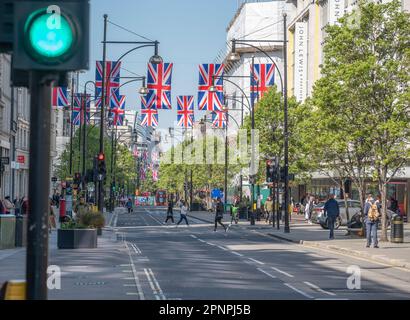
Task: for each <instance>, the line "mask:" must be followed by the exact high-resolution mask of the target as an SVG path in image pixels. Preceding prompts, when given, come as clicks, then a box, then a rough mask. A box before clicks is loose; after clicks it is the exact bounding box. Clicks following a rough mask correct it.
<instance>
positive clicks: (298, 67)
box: [294, 22, 308, 102]
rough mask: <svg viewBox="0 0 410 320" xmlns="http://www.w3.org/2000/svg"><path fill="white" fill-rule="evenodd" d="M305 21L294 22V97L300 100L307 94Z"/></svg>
mask: <svg viewBox="0 0 410 320" xmlns="http://www.w3.org/2000/svg"><path fill="white" fill-rule="evenodd" d="M307 33H308V25H307V22H296V24H295V77H294V81H295V90H294V91H295V97H296V100H297V101H299V102H302V101H304V100H305V99H306V96H307V44H308V42H307V40H308V34H307Z"/></svg>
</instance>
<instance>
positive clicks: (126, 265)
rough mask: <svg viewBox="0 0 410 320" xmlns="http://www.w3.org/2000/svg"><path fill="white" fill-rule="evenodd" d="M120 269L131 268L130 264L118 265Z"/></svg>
mask: <svg viewBox="0 0 410 320" xmlns="http://www.w3.org/2000/svg"><path fill="white" fill-rule="evenodd" d="M120 267H131V264H120Z"/></svg>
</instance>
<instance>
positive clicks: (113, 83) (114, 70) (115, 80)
mask: <svg viewBox="0 0 410 320" xmlns="http://www.w3.org/2000/svg"><path fill="white" fill-rule="evenodd" d="M120 70H121V61H106V63H105V99H106V100H105V101H106V103H107V101H109V100H110V96H111V92H112V90H113V89H116V88H119V86H120ZM102 84H103V63H102V61H97V67H96V72H95V87H96V93H95V94H96V97H97V100H96V101H95V106H96V107H97V108H99V107H101V101H102ZM107 104H108V103H107Z"/></svg>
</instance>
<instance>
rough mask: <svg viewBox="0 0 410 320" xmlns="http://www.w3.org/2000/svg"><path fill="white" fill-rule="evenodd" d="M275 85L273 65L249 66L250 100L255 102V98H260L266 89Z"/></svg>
mask: <svg viewBox="0 0 410 320" xmlns="http://www.w3.org/2000/svg"><path fill="white" fill-rule="evenodd" d="M274 83H275V65H274V64H272V63H268V64H254V65H253V70H252V65H251V99H252V101H253V102H255V99H256V98H262V97H263V95H264V94H265V93H266V92H267V91H268V88H269V87H271V86H273V85H274Z"/></svg>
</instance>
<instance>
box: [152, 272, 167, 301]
mask: <svg viewBox="0 0 410 320" xmlns="http://www.w3.org/2000/svg"><path fill="white" fill-rule="evenodd" d="M148 271H149V273H150V274H151V277H152V280H153V281H154V283H155V285H156V286H157V288H158V292H159V294H160V297H161V298H162V300H166V298H165V295H164V292H163V291H162V289H161V287H160V285H159V283H158V281H157V278H156V277H155V275H154V272H153V271H152V269H150V268H149V269H148Z"/></svg>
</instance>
